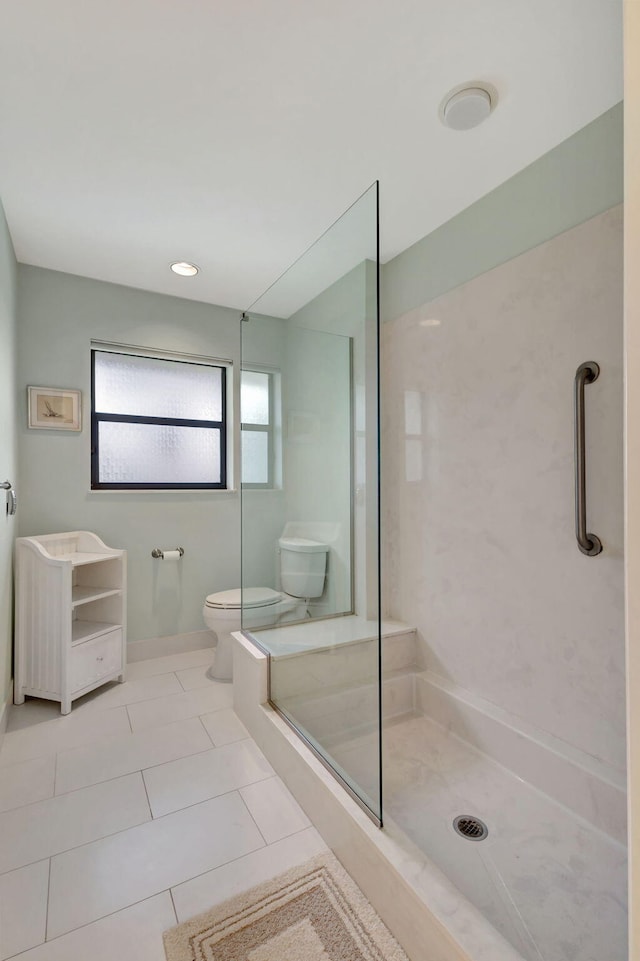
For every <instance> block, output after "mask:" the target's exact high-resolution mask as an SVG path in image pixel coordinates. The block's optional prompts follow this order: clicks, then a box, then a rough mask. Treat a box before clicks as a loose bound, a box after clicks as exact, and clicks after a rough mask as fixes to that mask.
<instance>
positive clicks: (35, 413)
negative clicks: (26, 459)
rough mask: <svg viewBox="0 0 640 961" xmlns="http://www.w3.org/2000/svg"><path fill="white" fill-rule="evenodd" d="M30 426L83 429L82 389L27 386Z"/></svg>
mask: <svg viewBox="0 0 640 961" xmlns="http://www.w3.org/2000/svg"><path fill="white" fill-rule="evenodd" d="M27 410H28V414H29V419H28V426H29V428H30V429H32V430H33V429H36V430H75V431H80V430H82V391H80V390H74V389H71V388H70V389H67V388H59V387H27Z"/></svg>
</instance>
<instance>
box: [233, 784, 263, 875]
mask: <svg viewBox="0 0 640 961" xmlns="http://www.w3.org/2000/svg"><path fill="white" fill-rule="evenodd" d="M253 783H254V784H255V783H256V782H255V781H254V782H253ZM243 786H244V787H249V785H248V784H245V785H243ZM238 796H239V798H240V800H241V801H242V803H243V804H244V806H245V807H246V809H247V811H248V812H249V817H250V818H251V820H252V821H253V823H254V824H255V826H256V827H257V829H258V833H259V835H260V837H261V838H262V840H263V841H264V843H265V847H269V842H268V841H267V839H266V837H265V836H264V834H263V833H262V831H261V830H260V825H259V824H258V822H257V821H256V819H255V818H254V816H253V814H252V813H251V808H250V807H249V805H248V804H247V802H246V801H245V799H244V797H243V796H242V788H238ZM237 860H238V859H237V858H236V861H237Z"/></svg>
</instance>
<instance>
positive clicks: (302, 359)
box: [283, 321, 352, 616]
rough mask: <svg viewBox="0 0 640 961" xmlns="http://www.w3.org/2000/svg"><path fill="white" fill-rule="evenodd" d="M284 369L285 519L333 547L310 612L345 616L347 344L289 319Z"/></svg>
mask: <svg viewBox="0 0 640 961" xmlns="http://www.w3.org/2000/svg"><path fill="white" fill-rule="evenodd" d="M285 370H286V378H285V381H284V385H283V401H284V411H283V421H284V465H283V467H284V480H285V488H284V495H285V517H286V519H287V521H295V522H297V523H298V524H301V525H302V526H301V527H300V528H299V529H297V531H296V535H295V536H306V537H310V538H312V539H318V540H320V541H323V542H324V541H326V542H328V543H329V546H330V552H329V557H328V568H327V578H328V579H327V583H326V587H325V592H324V595H323V598H322V600H320V599H317V600H314V601H313V602H312V604H311V606H310V609H311V612H312V613H313V614H315V615H316V616H317V615H326V614H334V613H344V612H345V611H351V608H352V598H351V557H352V553H351V351H350V342H349V338H348V337H344V336H336V335H334V334H327V333H325V332H323V331H317V330H305V329H304V328H300V327H297V326H296V325H295V324H294V323H293V322H292V321H289V322H288V323H287V335H286V348H285ZM318 524H319V525H322V527H317V528H316V527H315V525H318ZM309 525H313V527H310V526H309Z"/></svg>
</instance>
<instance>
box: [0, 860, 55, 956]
mask: <svg viewBox="0 0 640 961" xmlns="http://www.w3.org/2000/svg"><path fill="white" fill-rule="evenodd" d="M48 889H49V861H48V860H46V861H38V863H37V864H30V865H29V866H28V867H26V868H19V870H17V871H10V872H9V874H3V875H1V876H0V958H2V959H4V958H10V957H11V956H12V955H14V954H18V952H19V951H26V950H27V948H32V947H34V945H36V944H41V943H42V941H44V939H45V934H46V927H47V893H48Z"/></svg>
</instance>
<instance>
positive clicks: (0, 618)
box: [0, 202, 22, 737]
mask: <svg viewBox="0 0 640 961" xmlns="http://www.w3.org/2000/svg"><path fill="white" fill-rule="evenodd" d="M16 287H17V264H16V258H15V254H14V252H13V245H12V243H11V237H10V236H9V229H8V227H7V223H6V220H5V216H4V210H3V208H2V203H1V202H0V343H1V344H2V349H1V350H0V411H1V412H2V414H1V416H0V481H4V480H6V479H9V480H11V481H12V482H13V483H14V484H16V485H17V483H18V477H17V466H18V465H17V451H16V429H15V423H16V414H15V411H16V401H15V397H16V392H15V337H16V320H17V310H16ZM4 505H5V495H4V491H2V492H1V493H0V737H1V736H2V730H3V723H4V720H5V719H6V718H5V717H4V708H5V705H6V702H7V700H8V698H9V694H10V688H11V657H12V649H13V626H12V620H13V615H12V610H13V581H12V559H13V539H14V536H15V518H13V517H9V516H7V514H6V512H5V506H4ZM21 510H22V505H21Z"/></svg>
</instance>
